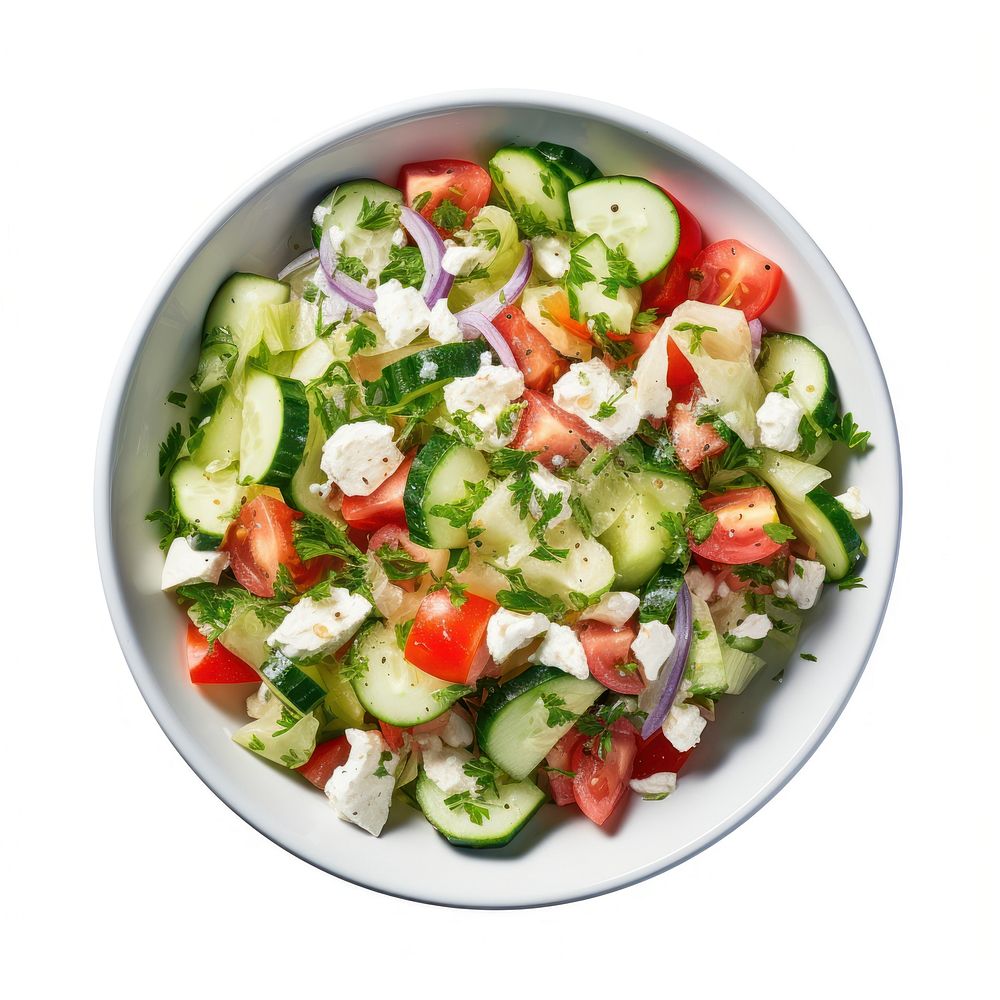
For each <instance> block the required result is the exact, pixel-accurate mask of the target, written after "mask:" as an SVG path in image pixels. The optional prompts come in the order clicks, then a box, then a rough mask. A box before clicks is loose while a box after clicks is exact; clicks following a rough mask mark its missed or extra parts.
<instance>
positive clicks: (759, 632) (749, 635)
mask: <svg viewBox="0 0 1000 1000" xmlns="http://www.w3.org/2000/svg"><path fill="white" fill-rule="evenodd" d="M770 631H771V619H770V618H768V617H767V615H756V614H755V615H747V616H746V618H744V619H743V621H741V622H740V623H739V625H737V626H736V628H734V629H731V630H730V632H729V634H730V635H731V636H732V637H733V638H734V639H766V638H767V633H768V632H770Z"/></svg>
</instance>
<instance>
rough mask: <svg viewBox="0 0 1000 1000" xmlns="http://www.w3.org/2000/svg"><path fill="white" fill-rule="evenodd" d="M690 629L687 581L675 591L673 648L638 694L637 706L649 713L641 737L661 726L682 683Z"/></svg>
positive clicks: (691, 630) (647, 736)
mask: <svg viewBox="0 0 1000 1000" xmlns="http://www.w3.org/2000/svg"><path fill="white" fill-rule="evenodd" d="M692 632H693V621H692V613H691V591H690V590H688V586H687V584H686V583H682V584H681V589H680V590H679V591H678V592H677V614H676V616H675V618H674V637H675V639H676V640H677V641H676V643H675V644H674V650H673V652H672V653H671V654H670V656H669V658H668V659H667V662H666V663H665V664H664V665H663V667H662V668H661V669H660V673H659V675H658V676H657V678H656V680H655V681H653V683H652V684H651V685H650V686H649V687H648V688H646V690H645V691H643V693H642V695H641V696H640V697H639V707H640V708H642V709H644V710H646V711H648V712H649V714H648V715H647V716H646V721H645V722H643V724H642V738H643V739H644V740H648V739H649V737H650V736H652V735H653V733H655V732H656V730H657V729H659V728H660V726H662V725H663V720H664V719H665V718H666V717H667V713H668V712H669V711H670V706H671V705H673V703H674V698H676V697H677V689H678V688H679V687H680V686H681V678H682V677H683V676H684V668H685V667H686V666H687V659H688V653H690V652H691V635H692ZM647 705H651V706H652V708H649V709H647V708H646V706H647Z"/></svg>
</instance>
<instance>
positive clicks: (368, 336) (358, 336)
mask: <svg viewBox="0 0 1000 1000" xmlns="http://www.w3.org/2000/svg"><path fill="white" fill-rule="evenodd" d="M377 345H378V337H376V336H375V331H374V330H372V329H369V328H368V327H367V326H365V324H364V323H355V324H354V326H352V327H351V328H350V330H348V331H347V353H348V356H349V357H352V358H353V357H354V355H355V354H357V353H358V351H370V350H373V349H374V348H375V347H376V346H377Z"/></svg>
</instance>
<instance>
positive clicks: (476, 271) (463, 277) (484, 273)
mask: <svg viewBox="0 0 1000 1000" xmlns="http://www.w3.org/2000/svg"><path fill="white" fill-rule="evenodd" d="M489 276H490V272H489V271H488V270H487V268H486V267H485V266H484V265H483V264H477V265H476V266H475V267H474V268H473V269H472V270H471V271H469V273H468V274H457V275H455V284H456V285H461V284H462V283H463V282H466V281H484V280H485V279H486V278H488V277H489Z"/></svg>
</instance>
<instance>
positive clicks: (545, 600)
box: [494, 566, 566, 618]
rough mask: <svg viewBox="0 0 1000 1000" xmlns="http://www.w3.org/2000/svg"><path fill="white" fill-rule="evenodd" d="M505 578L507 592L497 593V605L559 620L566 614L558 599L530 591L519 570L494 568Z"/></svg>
mask: <svg viewBox="0 0 1000 1000" xmlns="http://www.w3.org/2000/svg"><path fill="white" fill-rule="evenodd" d="M494 568H495V569H496V570H497V571H498V572H500V573H502V574H503V575H504V576H505V577H506V578H507V583H508V584H509V585H510V589H509V590H499V591H497V603H498V604H499V605H500V606H501V607H502V608H506V609H507V610H508V611H522V612H526V613H530V612H532V611H540V612H541V613H542V614H543V615H545V616H546V618H561V617H562V616H563V615H564V614H565V613H566V605H565V604H563V602H562V601H561V600H560V599H559V598H558V597H555V596H553V597H546V596H545V595H544V594H540V593H539V592H538V591H537V590H532V588H531V587H529V586H528V584H527V583H526V582H525V579H524V573H522V572H521V570H519V569H501V568H500V567H499V566H496V567H494Z"/></svg>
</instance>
